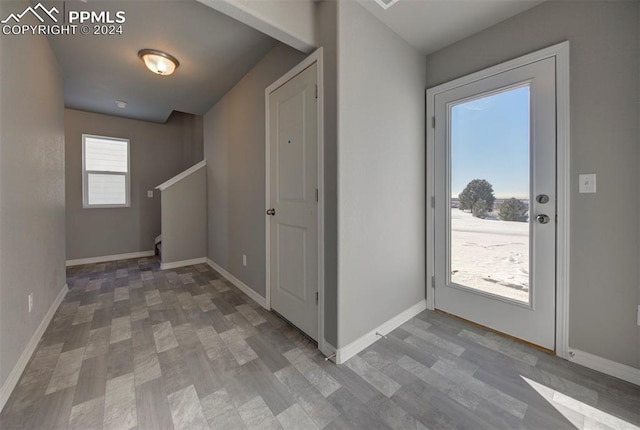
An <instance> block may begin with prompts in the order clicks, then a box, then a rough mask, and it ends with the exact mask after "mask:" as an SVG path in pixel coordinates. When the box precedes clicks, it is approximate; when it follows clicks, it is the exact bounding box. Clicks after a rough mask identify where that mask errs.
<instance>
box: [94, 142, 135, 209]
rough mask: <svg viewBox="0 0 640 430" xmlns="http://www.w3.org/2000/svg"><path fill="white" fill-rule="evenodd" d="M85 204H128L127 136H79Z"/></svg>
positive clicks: (96, 205)
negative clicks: (124, 137)
mask: <svg viewBox="0 0 640 430" xmlns="http://www.w3.org/2000/svg"><path fill="white" fill-rule="evenodd" d="M82 142H83V143H82V149H83V189H84V190H83V191H84V199H83V201H84V207H114V206H116V207H117V206H129V173H130V172H129V140H127V139H118V138H110V137H99V136H89V135H83V136H82Z"/></svg>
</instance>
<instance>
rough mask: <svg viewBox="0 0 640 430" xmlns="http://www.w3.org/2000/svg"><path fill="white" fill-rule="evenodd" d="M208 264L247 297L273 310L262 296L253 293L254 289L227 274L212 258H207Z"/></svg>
mask: <svg viewBox="0 0 640 430" xmlns="http://www.w3.org/2000/svg"><path fill="white" fill-rule="evenodd" d="M206 262H207V264H208V265H209V266H210V267H211V268H212V269H213V270H215V271H216V272H218V273H219V274H221V275H222V276H224V277H225V278H226V279H227V281H229V282H231V283H232V284H233V285H235V286H236V287H238V289H239V290H240V291H242V292H243V293H245V294H246V295H247V296H249V297H250V298H251V299H252V300H253V301H254V302H256V303H257V304H259V305H260V306H262V307H263V308H265V309H266V310H268V311H269V310H271V309H270V308H269V306H268V305H267V300H266V299H265V298H264V297H262V296H261V295H260V294H258V293H256V292H255V291H253V289H251V288H250V287H249V286H248V285H247V284H245V283H244V282H242V281H241V280H240V279H238V278H236V277H235V276H233V275H232V274H231V273H229V272H227V271H226V270H225V269H223V268H222V267H221V266H220V265H219V264H217V263H215V262H214V261H213V260H211V259H210V258H207V259H206Z"/></svg>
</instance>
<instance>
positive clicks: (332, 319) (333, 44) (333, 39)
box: [316, 0, 338, 347]
mask: <svg viewBox="0 0 640 430" xmlns="http://www.w3.org/2000/svg"><path fill="white" fill-rule="evenodd" d="M316 19H317V23H316V30H317V31H318V35H317V40H318V43H319V44H320V46H322V48H323V62H324V64H323V69H324V76H323V85H324V196H323V198H324V338H325V340H326V341H327V342H329V343H330V344H331V345H332V346H334V347H335V346H336V345H337V344H338V127H337V124H338V115H337V109H338V108H337V106H338V7H337V3H336V1H335V0H324V1H321V2H319V3H318V4H317V7H316Z"/></svg>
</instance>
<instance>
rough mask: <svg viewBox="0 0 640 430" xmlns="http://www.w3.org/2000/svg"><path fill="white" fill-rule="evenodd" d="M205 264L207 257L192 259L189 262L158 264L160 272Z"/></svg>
mask: <svg viewBox="0 0 640 430" xmlns="http://www.w3.org/2000/svg"><path fill="white" fill-rule="evenodd" d="M206 262H207V257H200V258H192V259H190V260H182V261H172V262H169V263H160V270H171V269H177V268H178V267H185V266H193V265H195V264H204V263H206Z"/></svg>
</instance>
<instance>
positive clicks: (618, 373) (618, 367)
mask: <svg viewBox="0 0 640 430" xmlns="http://www.w3.org/2000/svg"><path fill="white" fill-rule="evenodd" d="M569 355H570V359H569V361H571V362H573V363H576V364H579V365H581V366H584V367H588V368H589V369H593V370H597V371H598V372H602V373H605V374H607V375H610V376H613V377H615V378H618V379H622V380H623V381H627V382H631V383H632V384H636V385H640V369H636V368H635V367H631V366H627V365H626V364H621V363H618V362H616V361H612V360H609V359H608V358H603V357H600V356H597V355H593V354H589V353H588V352H584V351H580V350H578V349H575V348H570V352H569Z"/></svg>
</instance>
